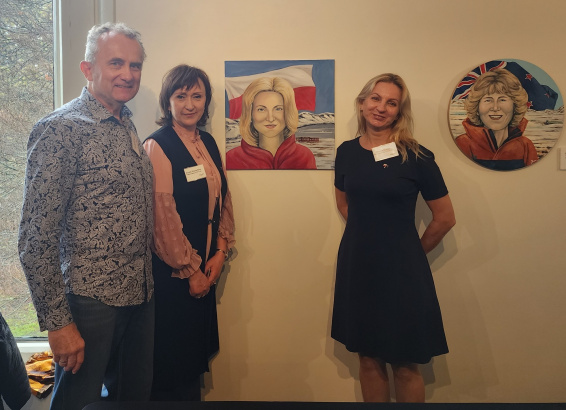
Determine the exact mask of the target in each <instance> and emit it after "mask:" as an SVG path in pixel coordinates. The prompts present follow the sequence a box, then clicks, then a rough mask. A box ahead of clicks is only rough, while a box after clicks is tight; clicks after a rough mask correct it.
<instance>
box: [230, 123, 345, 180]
mask: <svg viewBox="0 0 566 410" xmlns="http://www.w3.org/2000/svg"><path fill="white" fill-rule="evenodd" d="M295 135H296V137H297V143H299V144H301V145H304V146H305V147H307V148H308V149H310V150H311V151H312V153H313V154H314V157H315V159H316V168H317V169H334V114H333V113H321V114H313V113H310V112H301V113H299V128H298V129H297V133H296V134H295ZM241 138H242V137H241V136H240V122H239V120H237V119H236V120H232V119H229V118H226V152H228V151H230V150H231V149H233V148H236V147H237V146H239V145H240V140H241Z"/></svg>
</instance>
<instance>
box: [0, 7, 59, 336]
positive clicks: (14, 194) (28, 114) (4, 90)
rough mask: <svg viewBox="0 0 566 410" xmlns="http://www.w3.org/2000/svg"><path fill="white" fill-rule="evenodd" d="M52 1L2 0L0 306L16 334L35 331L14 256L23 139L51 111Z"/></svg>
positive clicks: (21, 181)
mask: <svg viewBox="0 0 566 410" xmlns="http://www.w3.org/2000/svg"><path fill="white" fill-rule="evenodd" d="M52 15H53V5H52V1H51V0H1V1H0V283H1V284H2V287H1V288H0V309H1V310H2V314H3V316H4V317H5V318H6V320H7V321H8V322H9V323H10V326H11V328H12V333H14V336H16V337H21V336H29V335H31V334H32V333H34V334H37V333H38V332H39V329H38V326H37V319H36V317H35V311H34V309H33V306H32V305H31V301H30V297H29V292H28V289H27V285H26V281H25V278H24V276H23V273H22V271H21V268H20V265H19V261H18V257H17V233H18V225H19V217H20V210H21V202H22V191H23V183H24V172H25V160H26V143H27V139H28V136H29V132H30V130H31V128H32V126H33V124H34V123H35V122H36V121H37V120H39V119H40V118H41V117H43V116H45V115H46V114H48V113H49V112H51V111H52V110H53V17H52Z"/></svg>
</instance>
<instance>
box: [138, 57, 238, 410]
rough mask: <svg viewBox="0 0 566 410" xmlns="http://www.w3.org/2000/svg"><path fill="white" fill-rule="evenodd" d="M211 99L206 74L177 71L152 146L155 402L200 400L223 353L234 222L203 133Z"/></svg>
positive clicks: (167, 81)
mask: <svg viewBox="0 0 566 410" xmlns="http://www.w3.org/2000/svg"><path fill="white" fill-rule="evenodd" d="M211 94H212V93H211V87H210V82H209V80H208V76H207V75H206V73H205V72H204V71H202V70H200V69H198V68H195V67H190V66H187V65H179V66H177V67H175V68H173V69H172V70H171V71H169V72H168V73H167V74H166V75H165V77H164V78H163V86H162V88H161V93H160V95H159V104H160V107H161V112H162V117H161V118H160V120H159V121H158V124H159V125H162V127H161V128H160V129H159V130H157V131H156V132H154V133H153V134H151V135H150V136H149V137H148V139H147V140H146V141H145V142H144V148H145V150H146V151H147V154H148V155H149V158H150V159H151V163H152V165H153V172H154V181H153V185H154V218H155V220H154V226H155V230H154V240H155V254H154V255H153V276H154V280H155V349H154V352H155V353H154V371H153V388H152V394H151V398H152V400H175V401H179V400H200V398H201V392H200V387H201V386H200V376H201V374H202V373H204V372H206V371H208V361H209V360H210V358H211V357H212V356H213V355H214V354H215V353H216V352H217V351H218V325H217V320H216V297H215V284H216V282H217V280H218V278H219V277H220V272H221V270H222V265H223V264H224V261H225V259H226V257H227V255H228V251H229V249H230V247H231V246H232V244H233V242H234V237H233V232H234V218H233V213H232V201H231V199H230V192H229V190H228V186H227V183H226V176H225V173H224V167H223V165H222V159H221V156H220V152H219V151H218V147H217V146H216V143H215V141H214V138H212V136H211V135H210V134H209V133H207V132H205V131H203V130H199V129H198V128H197V127H203V126H204V125H205V124H206V121H207V119H208V105H209V104H210V98H211ZM140 360H143V359H140Z"/></svg>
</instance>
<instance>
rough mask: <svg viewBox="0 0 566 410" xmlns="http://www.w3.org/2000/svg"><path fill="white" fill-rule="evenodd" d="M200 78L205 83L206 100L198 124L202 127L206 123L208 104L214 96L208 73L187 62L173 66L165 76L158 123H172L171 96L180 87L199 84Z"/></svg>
mask: <svg viewBox="0 0 566 410" xmlns="http://www.w3.org/2000/svg"><path fill="white" fill-rule="evenodd" d="M198 80H201V81H202V83H203V84H204V91H205V95H206V101H205V103H204V112H203V114H202V117H200V119H199V120H198V122H197V126H199V127H202V126H204V125H206V121H207V120H208V106H209V105H210V100H211V98H212V88H211V87H210V80H209V79H208V76H207V75H206V73H205V72H204V71H202V70H201V69H200V68H196V67H191V66H190V65H187V64H179V65H178V66H176V67H173V68H172V69H171V70H169V71H168V72H167V74H165V76H164V77H163V83H162V84H161V92H160V93H159V107H160V108H161V118H159V119H158V120H157V121H155V122H156V123H157V124H158V125H162V126H163V125H172V123H173V118H172V116H171V109H170V108H171V104H170V103H169V100H170V98H171V96H172V95H173V93H174V92H175V91H177V90H179V89H183V88H187V90H190V89H191V88H192V87H193V86H194V85H195V84H198Z"/></svg>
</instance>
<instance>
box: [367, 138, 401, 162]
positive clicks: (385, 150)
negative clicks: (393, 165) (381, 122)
mask: <svg viewBox="0 0 566 410" xmlns="http://www.w3.org/2000/svg"><path fill="white" fill-rule="evenodd" d="M371 150H372V152H373V158H374V159H375V162H377V161H383V160H384V159H387V158H393V157H397V156H399V151H397V145H395V143H394V142H390V143H388V144H383V145H380V146H379V147H375V148H372V149H371Z"/></svg>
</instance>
